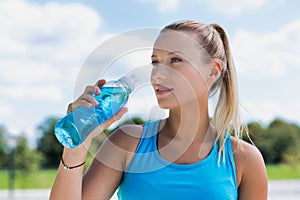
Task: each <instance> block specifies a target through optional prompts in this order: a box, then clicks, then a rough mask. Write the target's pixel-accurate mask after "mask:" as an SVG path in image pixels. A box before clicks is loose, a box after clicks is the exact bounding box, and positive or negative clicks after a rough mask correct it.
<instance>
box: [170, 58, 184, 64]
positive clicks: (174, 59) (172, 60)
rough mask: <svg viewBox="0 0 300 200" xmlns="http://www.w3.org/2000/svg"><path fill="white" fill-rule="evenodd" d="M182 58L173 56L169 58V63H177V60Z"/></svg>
mask: <svg viewBox="0 0 300 200" xmlns="http://www.w3.org/2000/svg"><path fill="white" fill-rule="evenodd" d="M181 61H182V59H180V58H178V57H173V58H171V63H178V62H181Z"/></svg>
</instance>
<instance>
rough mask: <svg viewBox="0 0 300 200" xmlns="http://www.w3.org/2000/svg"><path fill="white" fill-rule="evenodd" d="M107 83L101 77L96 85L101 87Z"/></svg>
mask: <svg viewBox="0 0 300 200" xmlns="http://www.w3.org/2000/svg"><path fill="white" fill-rule="evenodd" d="M105 83H106V80H105V79H100V80H98V81H97V83H96V86H98V87H101V86H103V85H104V84H105Z"/></svg>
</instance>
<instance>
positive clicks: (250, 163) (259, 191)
mask: <svg viewBox="0 0 300 200" xmlns="http://www.w3.org/2000/svg"><path fill="white" fill-rule="evenodd" d="M238 145H239V147H237V149H236V151H235V156H234V157H235V162H236V168H237V179H238V182H239V199H240V200H267V198H268V177H267V172H266V166H265V163H264V160H263V157H262V155H261V153H260V152H259V150H258V149H257V148H256V147H255V146H253V145H250V144H248V143H246V142H243V141H239V144H238Z"/></svg>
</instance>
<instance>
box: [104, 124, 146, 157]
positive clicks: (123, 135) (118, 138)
mask: <svg viewBox="0 0 300 200" xmlns="http://www.w3.org/2000/svg"><path fill="white" fill-rule="evenodd" d="M142 132H143V125H135V124H128V125H123V126H121V127H119V128H118V129H116V130H115V131H114V132H113V133H112V134H111V135H110V136H109V137H108V139H109V140H110V141H111V142H113V143H114V144H115V145H117V146H118V147H119V148H121V149H123V150H125V151H128V152H132V153H133V152H135V149H136V146H137V145H138V142H139V140H140V138H141V135H142Z"/></svg>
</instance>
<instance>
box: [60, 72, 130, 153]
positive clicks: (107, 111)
mask: <svg viewBox="0 0 300 200" xmlns="http://www.w3.org/2000/svg"><path fill="white" fill-rule="evenodd" d="M135 81H136V76H135V75H131V76H123V77H121V78H120V79H119V80H114V81H109V82H107V83H106V84H104V85H103V86H102V87H101V88H100V90H101V94H100V95H94V97H95V98H96V100H97V101H98V103H99V104H98V105H97V106H93V107H91V108H88V107H85V106H81V107H78V108H76V109H75V110H74V111H73V112H71V113H69V114H68V115H66V116H65V117H64V118H62V119H61V120H60V121H59V122H58V123H57V124H56V125H55V128H54V133H55V136H56V138H57V139H58V141H59V142H60V143H61V144H62V145H64V146H65V147H68V148H74V147H77V146H78V145H80V144H81V143H82V142H83V141H84V140H85V139H86V138H87V136H88V135H89V134H90V133H91V132H92V131H93V130H94V129H95V128H96V127H97V126H98V125H99V124H101V123H102V122H104V121H105V120H107V119H109V118H111V117H112V116H114V115H115V114H116V113H117V112H118V111H119V110H120V109H121V108H122V107H123V106H124V105H125V104H126V102H127V101H128V97H129V94H130V93H131V92H132V91H133V90H134V87H135Z"/></svg>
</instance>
